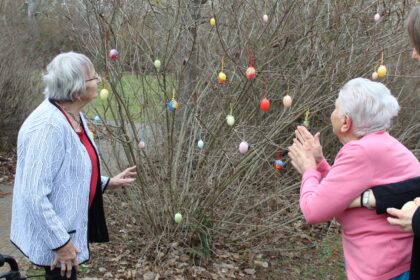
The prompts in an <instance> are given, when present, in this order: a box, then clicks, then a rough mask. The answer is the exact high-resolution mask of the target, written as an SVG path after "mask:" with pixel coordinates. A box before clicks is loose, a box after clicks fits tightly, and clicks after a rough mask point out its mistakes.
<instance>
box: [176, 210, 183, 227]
mask: <svg viewBox="0 0 420 280" xmlns="http://www.w3.org/2000/svg"><path fill="white" fill-rule="evenodd" d="M174 220H175V223H177V224H180V223H181V222H182V215H181V213H179V212H178V213H176V214H175V217H174Z"/></svg>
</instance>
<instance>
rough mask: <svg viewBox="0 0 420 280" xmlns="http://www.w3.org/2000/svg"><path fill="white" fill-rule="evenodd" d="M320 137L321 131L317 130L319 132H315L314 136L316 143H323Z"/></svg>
mask: <svg viewBox="0 0 420 280" xmlns="http://www.w3.org/2000/svg"><path fill="white" fill-rule="evenodd" d="M320 138H321V133H319V132H317V133H316V134H315V136H314V141H315V143H316V144H319V143H321V142H320V141H319V140H320Z"/></svg>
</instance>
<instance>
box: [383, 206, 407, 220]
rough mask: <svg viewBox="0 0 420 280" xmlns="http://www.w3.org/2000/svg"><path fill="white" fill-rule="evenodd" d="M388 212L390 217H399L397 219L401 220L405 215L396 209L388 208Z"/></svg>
mask: <svg viewBox="0 0 420 280" xmlns="http://www.w3.org/2000/svg"><path fill="white" fill-rule="evenodd" d="M386 212H387V213H388V214H389V215H391V216H394V217H397V218H401V217H402V215H403V211H401V210H399V209H396V208H388V209H386Z"/></svg>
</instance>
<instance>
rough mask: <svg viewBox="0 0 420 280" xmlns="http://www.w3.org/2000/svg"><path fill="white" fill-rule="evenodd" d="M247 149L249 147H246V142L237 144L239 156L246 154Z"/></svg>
mask: <svg viewBox="0 0 420 280" xmlns="http://www.w3.org/2000/svg"><path fill="white" fill-rule="evenodd" d="M248 148H249V145H248V143H247V142H246V141H242V142H241V143H240V144H239V152H240V153H241V154H246V153H247V152H248Z"/></svg>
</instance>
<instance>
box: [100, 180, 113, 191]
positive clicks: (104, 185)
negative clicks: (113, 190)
mask: <svg viewBox="0 0 420 280" xmlns="http://www.w3.org/2000/svg"><path fill="white" fill-rule="evenodd" d="M101 179H102V193H104V192H105V191H106V188H107V187H108V185H109V181H111V178H110V177H105V176H102V177H101Z"/></svg>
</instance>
